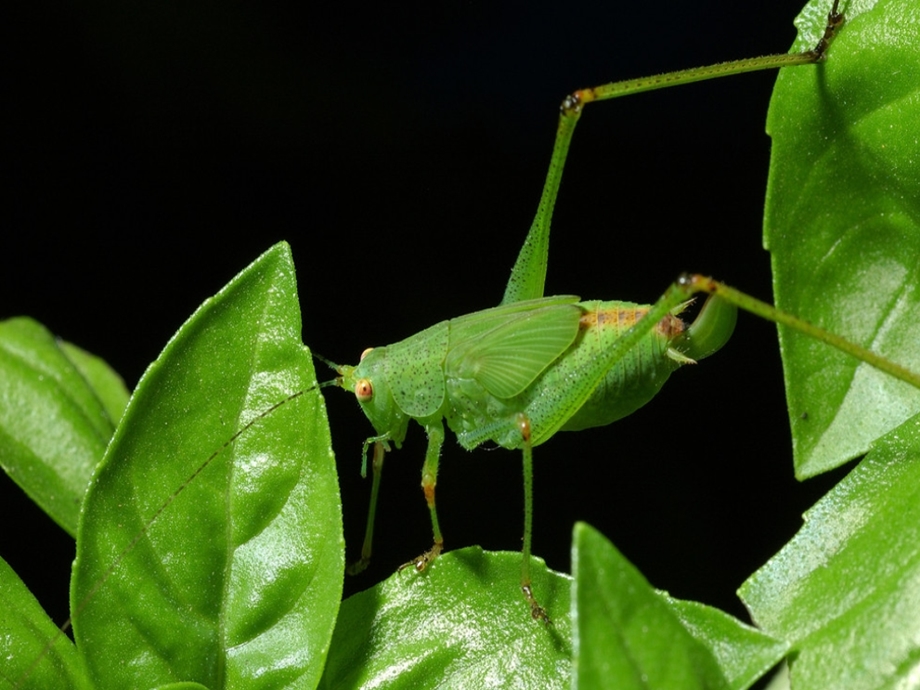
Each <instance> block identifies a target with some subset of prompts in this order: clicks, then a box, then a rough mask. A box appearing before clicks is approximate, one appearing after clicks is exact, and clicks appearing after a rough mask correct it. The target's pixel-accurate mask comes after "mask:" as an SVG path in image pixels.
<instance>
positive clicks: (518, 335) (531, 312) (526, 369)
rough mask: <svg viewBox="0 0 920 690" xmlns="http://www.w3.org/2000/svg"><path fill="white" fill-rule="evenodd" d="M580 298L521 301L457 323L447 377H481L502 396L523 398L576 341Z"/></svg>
mask: <svg viewBox="0 0 920 690" xmlns="http://www.w3.org/2000/svg"><path fill="white" fill-rule="evenodd" d="M576 300H577V298H575V297H550V298H546V299H539V300H528V301H527V302H516V303H513V304H509V305H506V306H503V307H496V308H495V309H487V310H485V311H482V312H477V313H475V314H470V315H468V316H465V317H462V318H461V319H455V320H454V321H451V322H450V346H449V348H448V354H447V360H446V362H445V367H444V369H445V373H446V374H447V375H448V376H451V377H456V378H469V379H475V380H476V381H478V382H479V383H480V384H481V385H482V386H483V387H484V388H485V389H486V390H487V391H488V392H489V393H491V394H492V395H494V396H496V397H499V398H510V397H512V396H515V395H517V394H518V393H520V392H521V391H523V390H524V389H525V388H527V386H529V385H530V384H531V383H533V381H534V379H536V378H537V376H539V375H540V373H541V372H542V371H543V370H544V369H546V367H548V366H549V365H550V364H552V363H553V362H554V361H555V360H556V359H558V357H559V356H560V355H561V354H562V353H563V352H565V351H566V350H567V349H568V348H569V346H571V345H572V343H573V342H575V338H576V337H577V335H578V321H579V319H580V318H581V316H582V311H581V309H580V308H579V307H578V306H577V305H576V304H574V302H575V301H576Z"/></svg>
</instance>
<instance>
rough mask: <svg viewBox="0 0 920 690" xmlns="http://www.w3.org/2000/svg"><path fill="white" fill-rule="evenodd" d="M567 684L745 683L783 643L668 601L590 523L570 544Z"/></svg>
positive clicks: (702, 609) (703, 609)
mask: <svg viewBox="0 0 920 690" xmlns="http://www.w3.org/2000/svg"><path fill="white" fill-rule="evenodd" d="M572 563H573V576H574V579H575V583H574V591H575V594H574V596H573V604H574V606H575V608H574V610H573V620H574V621H575V634H574V642H573V648H574V655H575V656H574V659H575V669H576V674H577V678H576V683H575V686H576V687H578V688H580V689H582V690H588V689H591V690H593V689H595V688H618V689H628V688H662V689H667V688H674V689H675V690H677V689H680V690H685V689H686V690H689V689H691V688H747V687H750V685H751V684H752V683H753V682H754V681H756V680H757V679H758V678H760V677H761V676H762V675H763V674H764V673H765V672H766V671H767V670H769V669H770V668H771V667H773V666H774V665H775V664H776V663H777V662H778V661H779V660H780V659H781V658H782V657H783V654H784V653H785V651H786V645H785V644H784V643H782V642H780V641H778V640H775V639H772V638H770V637H768V636H767V635H764V634H763V633H761V632H759V631H757V630H754V629H753V628H751V627H749V626H746V625H744V624H742V623H741V622H740V621H737V620H735V619H733V618H732V617H731V616H729V615H727V614H725V613H723V612H721V611H718V610H717V609H713V608H710V607H708V606H704V605H702V604H698V603H695V602H687V601H679V600H676V599H672V598H671V597H670V596H668V595H667V594H666V593H664V592H659V591H657V590H655V589H654V588H653V587H652V586H651V585H649V583H648V582H647V581H646V579H645V578H644V577H643V576H642V574H641V573H640V572H639V571H638V570H636V568H635V566H633V565H632V564H631V563H630V562H629V561H628V560H626V559H625V558H624V557H623V555H622V554H620V552H619V551H617V549H616V548H615V547H614V546H613V544H611V543H610V542H609V541H608V540H607V539H606V538H605V537H604V536H603V535H602V534H601V533H600V532H598V531H597V530H595V529H594V528H592V527H590V526H588V525H586V524H584V523H579V524H578V525H576V526H575V534H574V542H573V547H572Z"/></svg>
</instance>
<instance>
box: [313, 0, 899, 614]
mask: <svg viewBox="0 0 920 690" xmlns="http://www.w3.org/2000/svg"><path fill="white" fill-rule="evenodd" d="M842 23H843V15H842V14H841V13H840V12H839V11H838V5H837V3H836V2H835V3H834V5H833V7H832V9H831V11H830V13H829V14H828V20H827V27H826V30H825V33H824V35H823V37H822V38H821V39H820V41H819V43H818V44H817V46H816V47H815V48H814V49H813V50H810V51H807V52H805V53H800V54H792V55H778V56H769V57H764V58H756V59H751V60H742V61H738V62H732V63H724V64H721V65H716V66H713V67H708V68H701V69H692V70H685V71H682V72H675V73H671V74H667V75H662V76H659V77H652V78H648V79H640V80H634V81H628V82H618V83H614V84H609V85H606V86H602V87H598V88H595V89H586V90H582V91H577V92H575V93H574V94H572V95H571V96H569V97H568V98H566V99H565V101H564V102H563V104H562V107H561V116H560V121H559V127H558V132H557V138H556V143H555V148H554V152H553V157H552V161H551V163H550V169H549V173H548V176H547V180H546V184H545V187H544V190H543V195H542V198H541V202H540V206H539V209H538V212H537V215H536V219H535V220H534V223H533V225H532V227H531V229H530V233H529V234H528V236H527V239H526V241H525V244H524V246H523V248H522V250H521V252H520V255H519V257H518V260H517V263H516V264H515V266H514V269H513V271H512V275H511V279H510V281H509V283H508V286H507V288H506V291H505V296H504V299H503V301H502V304H501V305H500V306H498V307H495V308H492V309H486V310H484V311H480V312H476V313H473V314H469V315H466V316H462V317H459V318H455V319H452V320H450V321H444V322H441V323H439V324H436V325H434V326H432V327H430V328H428V329H426V330H424V331H422V332H421V333H418V334H417V335H414V336H412V337H410V338H407V339H405V340H403V341H401V342H398V343H396V344H393V345H389V346H386V347H377V348H372V349H368V350H366V351H365V352H364V354H363V355H362V358H361V361H360V363H359V364H357V365H356V366H338V365H334V364H333V365H332V366H333V367H334V368H335V369H336V370H337V371H338V373H339V377H338V379H337V380H336V382H337V384H338V385H339V386H341V387H342V388H345V389H347V390H349V391H352V392H353V393H354V394H355V396H356V398H357V399H358V402H359V403H360V405H361V408H362V409H363V410H364V413H365V414H366V415H367V417H368V419H369V420H370V421H371V424H372V425H373V427H374V429H375V432H376V435H375V436H372V437H371V438H369V439H368V440H367V441H366V442H365V467H364V468H363V469H362V474H365V473H366V455H367V449H368V447H370V446H373V463H372V464H373V485H372V489H371V502H370V509H369V514H368V522H367V527H366V532H365V539H364V544H363V547H362V552H361V558H360V559H359V560H358V561H357V562H355V563H354V564H353V565H352V566H351V568H350V571H351V572H352V573H355V572H360V571H361V570H363V569H364V568H365V567H366V566H367V564H368V562H369V559H370V557H371V542H372V537H373V530H374V514H375V509H376V504H377V497H378V492H379V487H380V478H381V472H382V466H383V460H384V455H385V452H386V451H387V450H389V448H390V444H391V443H392V444H394V445H395V446H396V447H397V448H398V447H400V445H401V444H402V442H403V440H404V438H405V436H406V433H407V429H408V426H409V422H410V420H415V421H416V422H417V423H418V424H419V425H420V426H421V427H423V428H424V430H425V432H426V434H427V436H428V448H427V452H426V455H425V461H424V465H423V468H422V488H423V491H424V495H425V498H426V501H427V504H428V508H429V511H430V514H431V523H432V531H433V545H432V546H431V548H430V549H429V550H427V551H426V552H424V553H423V554H421V555H420V556H418V557H417V558H415V559H414V560H413V561H411V562H409V563H407V564H406V565H405V566H403V567H406V566H413V567H414V568H415V569H416V570H424V569H425V568H426V567H427V565H428V564H429V563H430V562H431V561H432V560H433V559H434V558H436V557H437V556H438V555H439V554H440V553H441V551H442V550H443V548H444V539H443V535H442V532H441V528H440V525H439V521H438V515H437V509H436V501H435V488H436V484H437V473H438V462H439V457H440V452H441V446H442V444H443V441H444V437H445V432H444V423H445V422H446V424H447V426H448V427H449V428H450V429H451V430H452V431H454V433H455V434H456V436H457V440H458V441H459V443H460V445H461V446H463V447H464V448H467V449H472V448H475V447H477V446H479V445H481V444H484V443H487V442H491V443H494V444H497V445H499V446H502V447H504V448H507V449H520V450H521V451H522V455H523V464H524V501H525V508H524V540H523V549H522V552H523V564H522V572H521V589H522V591H523V593H524V596H525V598H526V600H527V601H528V603H529V605H530V610H531V613H532V615H533V617H534V618H537V619H542V620H547V616H546V613H545V611H544V609H543V608H542V607H541V606H540V604H539V603H538V602H537V599H536V598H535V596H534V594H533V592H532V588H531V579H530V572H529V567H530V546H531V532H532V520H531V515H532V503H533V495H532V476H533V468H532V462H533V455H532V450H533V448H534V447H535V446H538V445H540V444H541V443H543V442H545V441H547V440H548V439H549V438H551V437H552V436H553V435H554V434H555V433H556V432H558V431H577V430H580V429H585V428H589V427H595V426H603V425H607V424H610V423H611V422H613V421H616V420H618V419H621V418H622V417H625V416H627V415H629V414H631V413H632V412H634V411H635V410H637V409H638V408H640V407H642V406H643V405H644V404H645V403H647V402H648V401H649V400H650V399H652V398H653V397H654V396H655V394H656V393H657V392H658V391H659V389H660V388H661V387H662V385H663V384H664V382H665V381H666V380H667V378H668V376H669V375H670V374H671V372H672V371H674V370H675V369H677V368H679V367H680V366H682V365H684V364H688V363H691V362H695V361H696V360H699V359H702V358H704V357H707V356H708V355H710V354H712V353H714V352H715V351H717V350H718V349H719V348H720V347H722V345H723V344H724V343H725V342H726V341H727V340H728V338H729V336H730V335H731V332H732V329H733V328H734V324H735V318H736V307H742V308H744V309H747V310H750V311H752V312H754V313H757V314H759V315H761V316H763V317H765V318H768V319H771V320H774V321H777V322H780V323H784V324H787V325H790V326H792V327H793V328H796V329H798V330H800V331H803V332H806V333H809V334H810V335H813V336H814V337H816V338H818V339H820V340H823V341H824V342H827V343H829V344H831V345H834V346H836V347H839V348H841V349H843V350H845V351H847V352H849V353H851V354H854V355H855V356H857V357H860V358H862V359H864V360H866V361H869V362H870V363H872V364H874V365H876V366H879V367H881V368H885V369H886V370H887V371H890V372H892V373H895V374H896V375H901V376H909V373H907V372H905V371H904V370H898V371H897V372H894V371H893V370H894V369H899V368H897V367H893V365H890V363H888V362H886V361H885V360H882V359H881V358H879V357H876V356H875V355H873V354H872V353H870V352H867V351H865V350H862V349H861V348H857V347H856V346H853V345H852V344H850V343H848V342H846V341H843V340H842V339H840V338H838V337H836V336H834V335H832V334H829V333H826V332H824V331H821V330H820V329H817V328H815V327H813V326H811V325H809V324H807V323H804V322H802V321H800V320H798V319H795V318H793V317H790V316H788V315H786V314H783V313H780V312H777V311H776V310H775V309H773V308H772V307H771V306H769V305H767V304H765V303H762V302H759V301H757V300H754V299H753V298H750V297H748V296H747V295H744V294H742V293H739V292H737V291H735V290H732V289H731V288H728V287H726V286H724V285H722V284H720V283H717V282H715V281H712V280H710V279H707V278H703V277H701V276H683V277H681V279H679V280H678V282H677V283H675V284H674V285H673V286H672V287H671V289H670V290H669V291H668V292H667V293H666V294H665V295H664V296H663V297H662V298H661V300H659V301H658V302H657V303H655V304H654V305H650V306H649V305H637V304H633V303H629V302H597V301H592V302H584V301H580V300H579V298H577V297H573V296H555V297H544V296H543V286H544V279H545V275H546V263H547V254H548V236H549V225H550V218H551V215H552V210H553V206H554V204H555V200H556V197H557V194H558V190H559V184H560V180H561V176H562V170H563V166H564V162H565V157H566V154H567V151H568V147H569V142H570V140H571V137H572V133H573V130H574V127H575V124H576V122H577V120H578V118H579V116H580V114H581V112H582V109H583V106H584V105H585V104H586V103H589V102H591V101H594V100H603V99H608V98H615V97H618V96H623V95H628V94H632V93H636V92H640V91H646V90H651V89H656V88H661V87H664V86H671V85H677V84H683V83H689V82H693V81H699V80H702V79H709V78H713V77H719V76H725V75H730V74H737V73H741V72H747V71H753V70H760V69H768V68H772V67H781V66H789V65H802V64H809V63H815V62H818V61H821V60H822V59H823V57H824V55H825V52H826V50H827V48H828V46H829V45H830V43H831V41H832V39H833V37H834V34H835V32H836V31H837V30H838V28H839V27H840V26H841V24H842ZM697 292H707V293H711V295H712V296H711V297H710V298H709V299H708V300H707V303H706V305H705V306H704V307H703V309H702V310H701V312H700V314H699V316H698V317H697V319H696V320H695V321H694V322H693V323H692V324H690V325H685V324H684V322H683V321H682V320H681V319H680V318H679V314H680V313H681V312H682V311H683V310H684V309H685V307H686V306H687V303H688V300H689V299H690V298H691V296H692V295H693V294H694V293H697ZM327 363H328V362H327ZM914 380H916V378H914Z"/></svg>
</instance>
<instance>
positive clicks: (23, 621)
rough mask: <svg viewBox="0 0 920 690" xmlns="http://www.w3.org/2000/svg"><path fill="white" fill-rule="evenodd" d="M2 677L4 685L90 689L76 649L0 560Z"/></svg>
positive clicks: (20, 689) (25, 689) (24, 688)
mask: <svg viewBox="0 0 920 690" xmlns="http://www.w3.org/2000/svg"><path fill="white" fill-rule="evenodd" d="M0 659H2V663H0V679H2V680H3V681H4V683H3V687H4V688H17V689H18V690H29V689H31V688H35V689H36V690H45V689H46V688H89V687H91V686H90V682H89V679H88V678H87V677H86V674H85V672H84V671H83V667H82V666H81V664H80V659H79V657H78V656H77V650H76V648H75V647H74V646H73V643H72V642H71V641H70V638H68V637H67V636H66V635H65V634H64V633H62V632H61V631H60V630H58V627H57V626H56V625H55V624H54V622H53V621H52V620H51V619H50V618H48V615H47V614H46V613H45V611H44V610H43V609H42V607H41V605H40V604H39V603H38V601H37V600H36V599H35V597H33V596H32V593H31V592H30V591H29V590H28V589H27V588H26V586H25V584H23V582H22V580H20V579H19V576H18V575H16V573H15V572H13V569H12V568H10V566H9V565H8V564H7V562H6V561H4V560H3V559H0Z"/></svg>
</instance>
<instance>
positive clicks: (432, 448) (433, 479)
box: [399, 420, 444, 572]
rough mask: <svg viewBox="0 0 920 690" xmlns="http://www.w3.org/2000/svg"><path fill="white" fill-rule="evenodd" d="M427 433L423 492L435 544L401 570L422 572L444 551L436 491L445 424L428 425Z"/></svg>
mask: <svg viewBox="0 0 920 690" xmlns="http://www.w3.org/2000/svg"><path fill="white" fill-rule="evenodd" d="M425 431H427V432H428V450H427V451H426V452H425V464H424V465H423V466H422V491H424V492H425V501H426V502H427V503H428V510H429V512H430V513H431V531H432V533H433V537H434V543H433V544H432V545H431V548H430V549H428V551H426V552H425V553H423V554H422V555H420V556H418V557H417V558H414V559H412V560H411V561H409V562H408V563H404V564H403V565H401V566H400V567H399V569H400V570H403V569H404V568H408V567H410V566H411V567H413V568H415V569H416V570H417V571H419V572H421V571H423V570H424V569H425V568H427V567H428V564H429V563H431V561H433V560H434V559H435V558H437V557H438V555H439V554H440V553H441V551H443V550H444V537H442V536H441V527H440V525H439V524H438V511H437V508H436V506H435V500H434V490H435V486H436V485H437V483H438V461H439V460H440V457H441V446H442V445H443V444H444V424H443V423H442V422H441V421H440V420H438V421H437V422H434V423H431V424H426V425H425Z"/></svg>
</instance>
